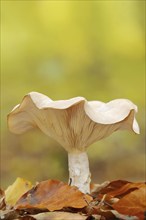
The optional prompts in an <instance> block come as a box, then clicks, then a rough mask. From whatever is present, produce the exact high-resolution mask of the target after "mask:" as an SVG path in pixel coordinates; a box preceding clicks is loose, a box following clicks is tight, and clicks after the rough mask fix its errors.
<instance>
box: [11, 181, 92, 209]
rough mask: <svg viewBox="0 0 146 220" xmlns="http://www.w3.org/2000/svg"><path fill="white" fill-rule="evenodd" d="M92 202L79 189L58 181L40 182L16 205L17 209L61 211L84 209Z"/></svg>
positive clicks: (89, 197)
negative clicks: (63, 209) (68, 208)
mask: <svg viewBox="0 0 146 220" xmlns="http://www.w3.org/2000/svg"><path fill="white" fill-rule="evenodd" d="M90 201H92V197H91V196H89V195H85V194H83V193H82V192H80V191H79V190H78V189H77V187H75V186H69V185H67V184H65V183H63V182H60V181H58V180H46V181H43V182H40V183H39V184H38V185H36V186H35V187H33V188H32V189H31V190H29V191H28V192H27V193H25V194H24V195H23V196H22V197H21V198H20V199H19V200H18V202H17V203H16V206H15V208H16V209H30V208H37V209H48V210H49V211H54V210H61V209H62V208H65V207H72V208H83V207H85V206H87V205H88V203H89V202H90Z"/></svg>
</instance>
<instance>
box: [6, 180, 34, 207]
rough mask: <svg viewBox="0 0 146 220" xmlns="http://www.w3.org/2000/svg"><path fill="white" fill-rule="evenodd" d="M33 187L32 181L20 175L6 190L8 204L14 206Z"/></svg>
mask: <svg viewBox="0 0 146 220" xmlns="http://www.w3.org/2000/svg"><path fill="white" fill-rule="evenodd" d="M31 188H32V184H31V182H29V181H27V180H24V179H22V178H19V177H18V178H17V179H16V181H15V182H14V183H13V184H12V185H11V186H9V187H8V188H7V189H6V191H5V202H6V204H7V205H9V206H14V205H15V203H16V202H17V201H18V199H19V198H20V197H21V196H22V195H23V194H24V193H26V192H27V191H28V190H29V189H31Z"/></svg>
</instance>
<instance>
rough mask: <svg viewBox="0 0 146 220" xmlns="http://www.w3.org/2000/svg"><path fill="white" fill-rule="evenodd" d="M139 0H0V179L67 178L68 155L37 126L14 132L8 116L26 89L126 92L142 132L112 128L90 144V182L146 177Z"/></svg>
mask: <svg viewBox="0 0 146 220" xmlns="http://www.w3.org/2000/svg"><path fill="white" fill-rule="evenodd" d="M144 4H145V1H143V0H140V1H139V0H137V1H136V0H134V1H133V0H127V1H124V0H117V1H114V0H113V1H112V0H101V1H100V0H96V1H80V0H78V1H71V0H68V1H67V0H66V1H61V0H60V1H49V0H48V1H41V0H40V1H37V0H36V1H35V0H33V1H25V0H18V1H17V0H16V1H15V0H12V1H11V0H10V1H9V0H2V1H1V25H2V28H1V31H2V32H1V42H2V44H1V46H2V47H1V177H2V178H1V184H2V187H3V188H6V187H7V186H8V185H9V184H11V183H12V182H13V181H14V180H15V179H16V177H18V176H19V177H23V178H26V179H28V180H30V181H32V182H33V183H35V182H36V181H41V180H46V179H60V180H63V181H67V180H68V168H67V167H68V166H67V153H66V152H65V150H64V149H63V148H62V147H61V146H60V145H59V144H58V143H57V142H56V141H55V140H52V139H50V138H49V137H47V136H45V135H44V134H43V133H41V131H39V130H34V131H30V132H28V133H26V134H23V135H14V134H11V133H10V132H9V131H8V128H7V114H8V113H9V112H10V111H11V110H12V108H13V107H14V106H15V105H16V104H18V103H20V102H21V100H22V98H23V96H24V95H25V94H27V93H28V92H30V91H38V92H41V93H44V94H46V95H48V96H49V97H50V98H52V99H54V100H59V99H68V98H72V97H75V96H84V97H86V98H87V99H88V100H101V101H104V102H108V101H110V100H112V99H116V98H128V99H130V100H132V101H133V102H134V103H135V104H136V105H137V106H138V108H139V112H138V114H137V116H136V117H137V120H138V122H139V125H140V129H141V134H140V135H135V134H133V133H132V132H128V131H119V132H115V133H114V134H113V135H111V136H110V137H108V138H106V139H104V140H101V141H100V142H97V143H95V144H93V145H92V146H90V147H89V148H88V154H89V160H90V169H91V173H92V181H93V182H96V183H101V182H103V181H105V180H115V179H126V180H131V181H142V180H144V173H145V167H144V162H145V155H144V138H145V128H144V122H145V51H144V48H145V45H144V43H145V36H144V35H145V28H144V26H145V24H144V20H145V19H144V17H145V12H144V8H145V6H144Z"/></svg>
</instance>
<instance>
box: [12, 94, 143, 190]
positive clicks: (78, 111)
mask: <svg viewBox="0 0 146 220" xmlns="http://www.w3.org/2000/svg"><path fill="white" fill-rule="evenodd" d="M136 112H137V106H136V105H134V104H133V103H132V102H131V101H130V100H128V99H115V100H112V101H110V102H108V103H104V102H100V101H87V100H86V99H85V98H84V97H75V98H71V99H68V100H59V101H53V100H51V99H50V98H49V97H47V96H45V95H43V94H41V93H38V92H30V93H29V94H27V95H26V96H24V98H23V100H22V102H21V104H18V105H16V106H15V107H14V108H13V110H12V111H11V112H10V113H9V115H8V127H9V129H10V131H11V132H13V133H15V134H22V133H24V132H26V131H28V130H30V129H33V128H35V127H38V128H39V129H40V130H41V131H43V132H44V133H45V134H46V135H48V136H50V137H52V138H54V139H55V140H56V141H57V142H59V143H60V144H61V145H62V146H63V147H64V149H65V150H66V151H67V152H68V164H69V180H70V182H71V185H74V186H77V187H78V189H79V190H80V191H82V192H83V193H89V192H90V181H91V179H90V170H89V161H88V156H87V152H86V150H87V148H88V147H89V145H91V144H92V143H94V142H95V141H98V140H100V139H103V138H105V137H107V136H109V135H110V134H112V133H113V132H114V131H117V130H123V129H127V130H131V131H133V132H135V133H137V134H138V133H139V126H138V123H137V121H136V119H135V113H136Z"/></svg>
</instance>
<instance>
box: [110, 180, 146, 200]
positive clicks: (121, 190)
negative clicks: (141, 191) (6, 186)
mask: <svg viewBox="0 0 146 220" xmlns="http://www.w3.org/2000/svg"><path fill="white" fill-rule="evenodd" d="M144 185H145V184H144V183H127V184H125V185H124V186H122V187H121V188H119V189H116V190H114V191H112V192H109V193H108V195H109V196H113V197H119V196H120V197H121V196H124V195H126V194H129V193H130V192H131V191H133V190H135V189H138V188H140V187H142V186H144Z"/></svg>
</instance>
